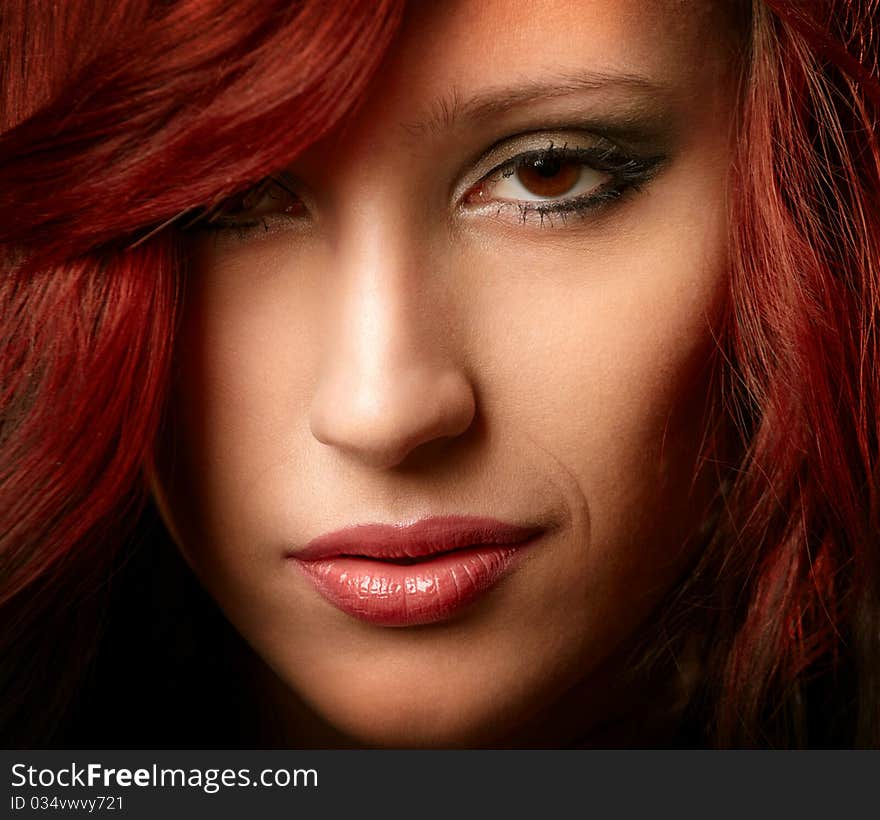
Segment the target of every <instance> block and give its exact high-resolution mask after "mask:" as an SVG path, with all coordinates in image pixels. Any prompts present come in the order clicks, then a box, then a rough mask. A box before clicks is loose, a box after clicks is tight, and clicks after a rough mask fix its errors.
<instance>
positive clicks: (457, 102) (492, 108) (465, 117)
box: [404, 71, 671, 134]
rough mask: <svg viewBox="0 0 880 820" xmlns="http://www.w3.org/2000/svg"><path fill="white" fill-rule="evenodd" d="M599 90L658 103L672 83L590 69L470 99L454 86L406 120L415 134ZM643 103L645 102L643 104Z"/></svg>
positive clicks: (494, 89)
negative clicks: (422, 112)
mask: <svg viewBox="0 0 880 820" xmlns="http://www.w3.org/2000/svg"><path fill="white" fill-rule="evenodd" d="M598 91H623V92H629V93H630V94H632V95H634V96H635V97H637V98H641V101H642V103H643V104H644V103H646V102H647V103H654V104H656V99H657V97H663V96H666V97H668V96H669V94H670V92H671V88H670V86H668V85H666V84H664V83H661V82H658V81H656V80H653V79H651V78H649V77H645V76H642V75H639V74H629V73H625V72H621V73H607V72H601V71H590V72H585V73H579V74H569V73H561V74H557V75H554V76H552V77H549V78H547V79H542V80H526V81H524V82H521V83H519V84H516V85H511V86H497V87H491V88H487V89H485V90H483V91H480V92H478V93H476V94H474V95H472V96H470V97H468V98H467V99H463V98H462V94H461V92H460V91H459V90H458V89H457V88H453V89H452V90H451V91H450V92H449V93H448V94H447V95H444V96H441V97H438V98H437V99H436V100H434V101H433V103H431V105H429V106H428V107H427V109H426V114H425V115H424V116H423V118H422V119H420V120H416V121H411V122H407V123H404V128H405V129H406V130H407V131H409V132H411V133H414V134H420V133H424V132H426V131H433V132H438V131H443V130H447V129H450V128H453V127H456V126H459V125H462V124H467V123H469V122H474V121H477V120H484V119H489V118H491V117H494V116H497V115H498V114H502V113H504V112H506V111H508V110H509V109H511V108H519V107H523V106H526V105H528V104H531V103H535V102H538V101H540V100H545V99H554V98H559V97H569V96H572V95H575V94H583V93H586V92H598ZM642 107H643V106H642Z"/></svg>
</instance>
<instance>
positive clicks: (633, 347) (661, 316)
mask: <svg viewBox="0 0 880 820" xmlns="http://www.w3.org/2000/svg"><path fill="white" fill-rule="evenodd" d="M704 176H705V175H704V174H703V175H701V174H700V172H699V167H698V166H697V167H695V168H694V170H693V171H692V172H691V171H690V169H688V168H684V169H682V170H681V172H680V173H679V174H678V175H677V176H675V177H673V178H672V179H670V181H669V182H668V183H667V184H666V185H665V187H664V189H663V190H662V191H660V192H658V193H657V195H656V197H655V198H654V199H653V201H651V200H649V201H648V202H646V203H645V204H644V206H640V207H639V208H638V209H631V210H629V211H622V212H621V213H622V216H621V217H620V220H619V221H616V222H614V223H613V224H614V225H615V231H614V235H613V236H611V235H609V234H607V233H603V232H602V231H601V230H597V231H596V232H595V234H594V235H593V240H592V241H591V242H590V241H584V244H583V245H581V246H580V247H576V246H569V245H556V246H554V245H553V244H551V243H549V242H545V243H542V244H541V245H540V247H539V246H538V245H537V244H536V245H535V246H534V248H533V249H530V248H529V247H528V246H523V245H520V246H519V247H518V248H517V254H516V256H515V258H514V257H513V256H512V255H511V254H505V253H503V252H500V251H499V253H498V254H497V255H496V256H495V261H494V264H493V265H492V266H489V267H487V266H486V265H485V264H483V265H482V266H481V267H480V266H478V265H477V264H476V262H475V261H472V262H471V264H470V266H465V269H467V270H473V269H477V268H479V271H480V277H481V278H482V279H483V281H489V282H492V283H494V284H493V285H492V287H491V288H486V289H485V290H483V291H481V290H480V288H479V287H478V286H477V284H476V282H473V283H469V285H470V287H469V288H468V291H469V292H470V293H476V294H481V293H482V294H483V296H484V298H483V301H482V303H481V304H480V305H479V306H478V307H477V309H476V312H477V313H478V314H479V315H480V317H481V323H480V325H479V328H480V329H479V335H478V337H476V336H475V338H474V340H473V345H472V346H473V347H474V348H475V349H477V350H480V351H481V353H480V357H481V358H480V365H479V367H478V368H477V369H478V370H479V371H481V372H484V373H488V374H493V377H492V379H491V381H489V382H488V383H487V385H486V393H487V395H486V397H485V402H486V405H487V406H488V407H490V408H494V413H495V415H496V417H498V418H500V419H501V420H504V419H507V421H508V422H509V424H510V425H511V427H512V428H514V427H515V430H516V434H517V435H518V436H519V437H520V438H528V439H530V440H531V441H532V443H533V446H534V447H535V448H536V449H540V450H543V451H545V452H546V453H549V454H550V455H551V457H552V458H553V459H554V460H555V461H557V462H558V463H559V464H560V465H562V466H563V467H564V468H565V469H566V470H567V471H569V472H570V474H571V475H572V477H573V478H574V480H575V481H576V483H577V485H578V491H579V492H580V493H581V494H582V495H583V497H584V498H585V499H586V504H587V506H588V510H587V511H586V514H588V516H589V522H588V523H589V530H590V543H591V555H592V558H593V559H594V560H595V561H596V566H597V567H600V566H602V562H603V561H605V562H610V564H609V565H614V564H616V563H619V556H615V554H614V553H615V550H621V549H623V546H622V545H623V544H625V543H626V542H628V541H630V540H633V539H637V536H638V533H645V532H650V533H651V537H650V538H645V539H643V542H644V543H651V544H653V545H655V546H656V545H657V541H658V534H659V533H662V532H668V533H669V536H668V537H669V539H670V541H671V542H679V541H680V538H679V536H680V534H681V531H682V529H683V528H685V527H686V525H687V523H688V521H691V522H692V519H693V516H694V515H695V514H696V510H697V508H698V507H699V504H700V502H701V499H700V498H699V497H697V496H694V497H691V496H689V489H690V487H691V482H692V479H693V473H694V469H695V462H696V459H697V451H698V449H699V446H700V445H701V443H702V438H703V432H704V429H705V423H706V417H705V413H706V412H707V409H708V404H709V402H710V399H711V397H710V396H709V381H710V372H709V367H708V365H709V361H710V355H711V353H712V351H713V348H714V346H715V334H717V332H718V325H719V323H720V317H721V314H722V310H723V305H724V296H725V292H726V271H727V253H726V248H727V236H726V219H725V212H724V208H723V206H722V205H721V204H720V200H721V197H720V196H719V195H718V190H717V186H716V187H714V188H713V187H711V186H709V185H706V183H705V182H704V181H703V177H704ZM716 182H717V180H716ZM694 202H704V203H713V202H715V203H718V204H716V205H714V206H712V205H711V204H710V205H709V206H707V207H704V208H702V209H700V210H699V211H697V210H695V209H694V206H693V203H694ZM636 217H637V218H636ZM524 272H527V275H525V274H524ZM502 282H503V286H502ZM500 293H503V294H505V295H504V298H503V299H500V300H499V299H498V298H495V297H497V295H498V294H500ZM676 518H678V519H679V522H678V523H677V522H676ZM626 549H627V550H628V552H627V553H626V554H632V547H631V546H627V547H626ZM652 549H653V547H652ZM640 557H642V558H643V557H644V556H640ZM658 560H662V557H659V558H658ZM602 571H603V572H604V571H605V570H602Z"/></svg>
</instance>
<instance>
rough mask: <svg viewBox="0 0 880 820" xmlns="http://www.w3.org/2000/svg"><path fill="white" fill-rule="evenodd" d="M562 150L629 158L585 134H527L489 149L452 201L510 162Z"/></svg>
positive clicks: (606, 142)
mask: <svg viewBox="0 0 880 820" xmlns="http://www.w3.org/2000/svg"><path fill="white" fill-rule="evenodd" d="M563 149H564V150H565V151H567V152H569V153H571V154H573V155H574V154H576V153H577V152H578V151H581V152H601V151H603V150H606V151H608V152H609V154H625V155H629V153H630V152H629V151H626V150H625V149H623V148H621V147H620V146H618V145H616V144H615V143H613V142H612V141H611V140H609V139H607V138H605V137H601V136H597V135H595V134H591V133H589V132H586V131H575V130H571V129H568V130H553V131H531V132H528V133H525V134H520V135H516V136H513V137H508V138H506V139H504V140H501V141H500V142H498V143H495V145H493V146H491V147H490V148H489V149H488V150H487V151H486V152H484V153H483V155H482V156H481V157H480V158H479V159H478V160H477V161H476V163H475V164H474V165H473V168H472V170H470V171H468V173H467V174H466V175H465V177H464V178H463V179H462V180H461V181H460V182H459V183H458V184H457V185H456V186H455V188H454V191H453V198H454V201H455V202H458V203H460V202H461V201H462V200H463V198H464V196H465V194H467V193H468V191H470V190H471V189H472V188H473V187H474V186H475V185H477V184H478V183H479V182H481V181H482V180H484V179H486V178H488V177H489V176H490V175H491V174H493V173H500V172H501V170H502V169H503V168H504V167H505V166H508V165H510V164H511V163H512V162H513V161H514V160H516V159H518V158H520V157H522V156H524V155H528V154H530V153H533V154H541V153H544V152H547V151H550V150H556V151H562V150H563Z"/></svg>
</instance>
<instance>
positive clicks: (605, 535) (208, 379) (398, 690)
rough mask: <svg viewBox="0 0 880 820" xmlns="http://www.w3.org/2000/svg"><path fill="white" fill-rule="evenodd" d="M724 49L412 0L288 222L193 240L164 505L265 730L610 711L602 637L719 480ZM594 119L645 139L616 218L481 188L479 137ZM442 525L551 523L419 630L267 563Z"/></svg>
mask: <svg viewBox="0 0 880 820" xmlns="http://www.w3.org/2000/svg"><path fill="white" fill-rule="evenodd" d="M729 38H730V21H728V20H726V19H725V18H724V16H723V15H722V13H721V11H719V10H718V9H717V8H716V7H715V6H714V5H712V4H706V3H702V2H700V3H697V2H694V3H690V2H664V3H651V4H645V3H642V2H636V1H635V0H632V1H630V0H591V2H586V3H581V4H574V3H571V2H554V1H553V0H542V1H541V2H538V3H528V4H526V3H521V2H516V1H515V0H460V2H447V3H436V4H418V7H417V8H416V9H414V10H411V11H410V12H409V13H408V17H407V19H406V21H405V26H404V28H403V31H402V36H401V38H400V39H399V41H398V43H397V44H396V46H395V47H394V49H393V50H392V52H391V53H390V55H389V57H388V61H387V64H386V66H385V68H384V69H383V71H382V72H381V74H380V76H379V78H378V79H377V81H376V83H375V84H374V86H373V87H372V90H371V93H370V95H369V96H368V98H367V99H366V100H365V101H364V104H363V106H362V107H361V108H360V109H359V110H358V112H357V113H356V115H355V116H354V117H352V118H351V119H349V120H348V121H346V122H345V123H344V124H342V125H341V126H340V127H339V128H338V129H337V130H336V131H335V132H334V133H333V134H331V135H330V136H329V137H327V138H325V139H324V140H322V141H321V142H320V143H318V144H317V145H315V146H314V147H313V148H312V149H310V150H309V151H308V152H307V153H306V154H304V155H302V156H300V157H298V158H297V159H296V160H295V161H294V162H293V163H292V164H291V165H290V168H289V171H290V174H291V176H292V178H293V179H294V180H295V182H294V183H293V184H294V185H295V186H296V192H297V194H298V195H299V196H300V197H301V199H302V201H303V202H304V203H305V204H304V214H303V215H301V216H299V217H298V218H296V219H288V220H286V221H285V220H283V219H282V220H281V221H280V222H277V221H272V219H274V218H275V217H271V218H269V219H268V221H267V224H269V230H268V231H267V230H264V229H263V228H262V227H261V228H259V230H257V231H252V232H250V233H248V234H244V235H242V236H241V237H239V236H238V235H237V233H236V231H234V230H232V231H229V230H228V231H223V232H216V233H210V234H205V235H202V236H199V237H197V238H196V239H195V240H194V243H193V262H194V271H193V275H192V277H191V278H190V280H189V282H188V292H187V300H186V311H185V315H184V319H183V325H182V328H181V335H180V340H179V344H178V354H177V355H178V374H177V381H176V385H175V391H174V397H173V403H172V408H171V419H172V423H171V425H170V428H169V432H168V439H167V447H166V459H165V464H164V467H163V468H162V471H161V473H162V474H161V475H160V476H158V477H157V479H156V484H155V494H156V497H157V500H158V501H159V504H160V507H161V509H162V510H163V515H164V517H165V520H166V522H167V524H168V526H169V529H170V530H171V532H172V533H173V535H174V537H175V540H176V541H177V542H178V544H179V545H180V547H181V549H182V551H183V553H184V555H185V557H186V558H187V560H188V561H189V563H190V564H191V566H192V567H193V569H194V571H195V572H196V574H197V575H198V577H199V578H200V580H201V581H202V583H203V584H204V585H205V587H206V588H207V589H208V590H209V591H210V593H211V594H212V595H213V596H214V598H215V599H216V600H217V602H218V603H219V605H220V606H221V607H222V609H223V610H224V612H225V613H226V615H227V616H228V617H229V619H230V620H231V622H232V623H233V624H234V626H235V627H236V628H237V629H238V631H239V632H240V633H241V635H242V636H243V637H244V638H245V639H246V641H247V642H248V643H249V644H250V645H251V647H253V649H254V650H255V653H256V655H257V656H258V657H259V658H260V659H261V661H262V663H263V664H265V666H264V667H263V670H262V672H261V673H260V674H259V675H258V678H259V680H260V681H261V682H260V684H259V685H260V686H262V687H263V694H264V695H265V698H266V702H267V703H268V704H271V710H272V716H271V719H272V721H273V725H274V726H275V727H276V730H277V732H278V736H277V737H276V738H275V739H276V740H277V741H278V742H285V740H287V741H289V742H294V743H299V744H300V745H305V744H308V743H312V744H314V745H321V744H322V743H324V744H332V745H348V744H366V745H403V746H420V745H442V746H456V745H508V744H509V745H516V744H522V743H530V744H548V745H552V744H563V743H571V742H576V739H577V738H581V739H583V738H589V737H591V736H592V737H595V736H597V735H596V733H597V732H599V729H600V727H601V726H602V725H604V724H606V723H607V722H608V721H609V717H613V716H619V715H625V714H626V713H627V711H628V710H631V709H632V708H634V707H633V703H634V702H635V698H634V696H633V692H632V689H631V688H628V687H624V686H622V685H621V683H620V682H621V680H622V678H621V671H622V663H623V658H624V656H625V650H626V648H627V647H628V646H629V644H630V642H631V641H632V640H633V639H634V637H636V636H638V635H641V634H644V633H645V630H647V634H648V635H649V636H650V629H651V624H652V622H651V615H652V613H653V612H654V610H655V608H656V606H657V604H658V602H659V601H660V600H661V598H662V596H663V595H664V594H665V593H666V592H667V591H668V590H669V589H670V588H671V587H672V586H673V585H674V584H675V582H676V580H677V579H678V578H679V577H680V576H681V574H682V571H683V567H684V566H685V564H686V563H687V561H688V560H689V559H690V558H691V557H692V555H693V552H694V550H695V549H697V548H698V546H699V543H698V539H695V538H694V537H692V533H693V531H694V529H695V527H696V526H697V525H698V522H700V521H701V520H702V517H703V514H704V512H705V509H706V506H707V504H708V500H709V498H710V496H711V492H712V483H711V480H710V479H708V478H707V477H705V476H703V475H702V474H700V475H699V476H698V477H697V478H696V479H694V475H695V472H696V465H697V463H698V460H699V455H700V447H701V442H702V438H703V430H704V414H705V411H706V404H707V397H708V391H709V378H708V369H707V363H708V361H709V357H710V354H711V352H712V350H713V346H714V341H713V327H714V326H715V325H716V324H717V322H718V317H719V315H720V312H721V310H722V308H723V295H724V284H725V272H726V253H727V224H726V214H725V202H726V198H727V194H726V190H725V184H726V174H727V169H728V166H729V162H730V144H729V133H730V119H731V115H732V112H733V100H734V92H733V86H732V82H731V63H732V59H731V57H730V54H731V51H732V49H731V47H730V44H729V42H728V39H729ZM588 72H592V73H593V74H601V75H603V77H604V80H603V82H600V83H594V85H593V87H580V88H576V87H575V86H576V85H577V83H576V82H575V81H574V78H576V77H579V76H582V75H584V74H585V73H588ZM620 75H627V76H629V77H630V79H629V81H627V82H622V81H621V80H620V79H619V76H620ZM636 76H637V77H640V78H642V80H640V81H638V82H636V81H634V80H633V79H632V78H633V77H636ZM615 77H617V79H616V80H615V79H614V78H615ZM529 84H532V89H531V91H532V96H534V95H535V94H537V96H536V98H531V99H530V98H527V97H525V96H523V95H522V87H523V86H524V85H525V86H526V90H528V86H529ZM536 85H537V86H544V85H547V86H548V87H549V88H550V89H555V91H551V92H548V90H547V89H542V90H540V91H537V92H536V91H535V88H534V86H536ZM509 88H519V89H520V92H518V93H517V94H516V95H514V97H515V99H514V98H512V97H510V95H508V97H507V98H506V103H505V98H504V97H503V95H501V97H499V96H498V95H499V94H500V93H501V90H502V89H509ZM499 99H501V101H502V103H505V104H501V103H499ZM475 100H476V101H477V102H478V103H479V104H477V103H475V102H474V101H475ZM609 124H612V125H616V126H617V127H618V130H627V129H628V133H627V134H626V135H625V136H624V137H620V138H619V140H618V141H619V145H621V146H623V147H624V148H626V149H627V150H628V151H631V152H633V153H635V155H636V156H641V157H644V156H652V157H654V156H662V158H663V159H662V161H661V162H660V164H659V166H658V167H657V169H656V171H655V172H654V174H653V176H652V177H651V178H650V179H649V180H648V181H647V182H646V183H645V184H644V185H643V186H642V188H641V190H639V191H637V192H630V193H629V194H628V195H627V196H625V197H621V198H620V199H618V200H616V201H612V202H610V204H608V205H607V207H604V208H596V209H593V210H592V211H588V212H586V213H585V214H582V215H577V214H572V213H569V214H566V215H565V218H564V219H563V218H562V217H560V216H559V215H555V216H554V215H545V219H544V224H543V225H542V224H541V219H540V215H536V214H531V215H529V214H526V216H525V218H523V215H522V214H521V213H520V212H519V210H518V207H517V206H516V204H510V203H507V204H505V203H503V202H500V201H499V200H498V198H497V196H495V195H496V194H497V190H493V189H492V188H491V185H488V186H487V185H483V186H482V187H481V186H480V179H481V176H482V175H485V174H486V173H487V172H488V171H490V170H491V168H487V167H486V166H485V163H483V164H481V157H483V156H484V154H485V152H486V150H487V149H488V148H489V147H490V146H492V145H495V144H500V143H505V141H507V143H510V139H509V138H512V137H514V138H515V139H520V138H519V137H516V135H522V134H531V135H532V136H531V137H528V138H527V141H528V140H532V143H535V141H537V144H540V145H542V146H546V144H547V143H548V140H549V141H550V142H553V143H554V144H557V145H558V144H561V143H563V142H564V143H566V144H578V145H586V146H589V145H591V144H595V142H596V139H597V137H596V135H595V133H593V132H594V131H595V130H596V129H597V128H605V127H607V126H608V125H609ZM621 124H623V125H625V126H626V128H623V129H621V128H620V126H621ZM535 135H537V136H535ZM548 135H550V136H548ZM520 150H522V144H521V141H520V143H517V144H516V145H514V146H513V147H512V148H511V150H510V151H509V153H508V155H505V156H509V155H510V154H512V153H516V152H517V151H520ZM595 179H598V180H599V181H600V182H601V181H602V180H605V179H606V177H604V176H603V175H602V174H598V175H596V176H595ZM490 182H491V180H490ZM504 190H508V189H504ZM493 197H495V198H493ZM272 207H276V209H277V206H275V205H272ZM269 210H271V208H270V209H269ZM270 223H271V224H270ZM448 514H472V515H490V516H493V517H495V518H499V519H501V520H504V521H509V522H513V523H524V524H527V523H535V522H538V523H542V524H545V525H546V526H547V527H548V532H547V534H546V535H545V536H544V537H543V538H542V539H541V541H540V542H539V543H538V544H537V545H536V546H535V548H533V549H531V550H530V552H529V554H528V556H527V558H526V560H524V561H523V562H522V563H521V564H520V566H519V567H518V569H517V570H516V571H515V572H514V573H513V574H512V575H510V576H509V577H507V578H505V579H504V580H503V582H502V583H501V584H499V586H497V587H496V588H494V589H493V590H492V591H491V592H490V593H489V594H487V595H486V596H484V597H482V598H480V599H479V600H478V601H477V602H476V603H475V604H474V605H473V606H471V607H470V608H468V609H467V610H466V611H464V612H462V613H460V614H459V615H458V616H457V617H455V618H453V619H451V620H448V621H445V622H442V623H439V624H434V625H430V626H422V627H408V628H382V627H377V626H373V625H369V624H366V623H362V622H360V621H357V620H355V619H353V618H351V617H349V616H348V615H345V614H344V613H342V612H340V611H338V610H336V609H335V608H334V607H333V606H331V605H330V604H329V603H327V602H326V601H325V600H324V599H322V598H321V597H320V596H319V595H318V594H317V592H316V591H315V590H314V588H313V587H312V586H311V585H310V584H309V583H308V582H307V581H306V580H305V579H304V578H303V577H302V576H301V575H300V573H299V572H297V571H296V568H295V566H293V565H292V564H291V562H290V561H285V560H284V558H283V555H284V552H285V551H286V550H288V549H291V548H295V547H297V546H302V545H304V544H305V543H306V542H307V541H308V540H309V539H311V538H313V537H315V536H317V535H320V534H322V533H325V532H328V531H332V530H336V529H339V528H342V527H345V526H349V525H353V524H357V523H364V522H374V521H375V522H386V523H396V522H408V521H413V520H416V519H419V518H422V517H424V516H426V515H448ZM673 683H674V684H675V685H679V684H681V682H680V681H674V682H673ZM675 685H674V686H673V689H675ZM658 692H659V690H658ZM658 697H659V694H658ZM649 699H650V695H649Z"/></svg>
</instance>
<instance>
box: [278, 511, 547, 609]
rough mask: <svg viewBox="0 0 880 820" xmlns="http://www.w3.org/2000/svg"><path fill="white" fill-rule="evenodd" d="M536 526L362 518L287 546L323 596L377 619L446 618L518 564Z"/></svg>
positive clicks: (482, 520)
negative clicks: (375, 521) (389, 521)
mask: <svg viewBox="0 0 880 820" xmlns="http://www.w3.org/2000/svg"><path fill="white" fill-rule="evenodd" d="M543 531H544V527H541V526H518V525H513V524H506V523H504V522H502V521H498V520H496V519H494V518H478V517H473V516H445V517H431V518H425V519H422V520H420V521H417V522H415V523H412V524H401V525H388V524H362V525H358V526H353V527H346V528H344V529H341V530H337V531H335V532H331V533H326V534H325V535H320V536H318V537H317V538H315V539H313V540H312V541H309V543H308V544H306V545H305V546H304V547H303V548H302V549H299V550H295V551H291V552H288V553H287V555H286V557H287V558H290V559H292V560H294V561H295V563H296V564H297V565H298V566H299V568H300V569H301V570H302V572H303V574H304V576H305V577H306V578H307V579H308V580H309V581H310V582H311V583H312V584H313V585H314V587H315V589H316V590H317V591H318V593H319V594H320V595H322V596H323V597H324V598H325V599H326V600H327V601H329V602H330V603H331V604H333V605H334V606H335V607H337V608H338V609H340V610H342V611H343V612H346V613H347V614H349V615H351V616H353V617H355V618H358V619H360V620H362V621H366V622H368V623H372V624H375V625H378V626H417V625H420V624H429V623H436V622H438V621H443V620H447V619H449V618H451V617H453V616H454V615H455V614H457V613H458V612H459V611H461V610H462V609H464V608H465V607H466V606H468V605H469V604H471V603H473V602H474V601H475V600H476V599H477V598H478V597H480V596H481V595H482V594H483V593H485V592H488V591H489V590H490V589H491V588H492V587H494V586H495V585H496V584H497V583H498V582H499V581H500V580H501V579H502V578H503V577H505V576H506V575H508V574H509V573H510V572H511V571H512V570H513V569H514V568H515V566H516V565H517V563H518V561H517V559H518V558H519V557H521V555H522V553H523V552H524V548H525V547H526V546H528V545H530V544H532V543H533V542H534V541H535V540H537V537H538V536H539V535H540V534H541V533H542V532H543Z"/></svg>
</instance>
